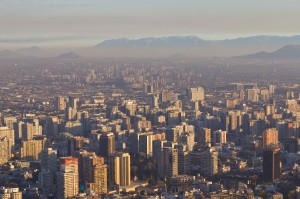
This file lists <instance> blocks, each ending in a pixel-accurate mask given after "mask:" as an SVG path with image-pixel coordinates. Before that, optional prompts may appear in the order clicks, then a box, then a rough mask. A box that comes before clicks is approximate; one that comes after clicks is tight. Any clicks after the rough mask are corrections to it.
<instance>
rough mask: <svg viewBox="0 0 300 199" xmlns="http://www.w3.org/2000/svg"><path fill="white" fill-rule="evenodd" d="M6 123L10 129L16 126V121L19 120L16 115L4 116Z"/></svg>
mask: <svg viewBox="0 0 300 199" xmlns="http://www.w3.org/2000/svg"><path fill="white" fill-rule="evenodd" d="M3 121H4V125H5V126H7V127H8V128H10V129H13V128H14V123H15V122H17V118H16V117H4V119H3Z"/></svg>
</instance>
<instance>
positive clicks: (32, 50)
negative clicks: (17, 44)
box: [16, 46, 45, 57]
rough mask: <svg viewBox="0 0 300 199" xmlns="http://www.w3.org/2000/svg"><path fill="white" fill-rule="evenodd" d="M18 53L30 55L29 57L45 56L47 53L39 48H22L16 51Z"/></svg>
mask: <svg viewBox="0 0 300 199" xmlns="http://www.w3.org/2000/svg"><path fill="white" fill-rule="evenodd" d="M16 52H18V53H21V54H22V55H29V56H37V57H39V56H45V52H44V50H43V49H41V48H39V47H37V46H31V47H29V48H21V49H18V50H16Z"/></svg>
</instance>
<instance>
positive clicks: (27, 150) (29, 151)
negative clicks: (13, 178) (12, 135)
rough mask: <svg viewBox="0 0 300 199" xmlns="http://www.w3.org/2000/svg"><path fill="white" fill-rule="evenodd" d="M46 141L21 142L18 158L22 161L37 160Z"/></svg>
mask: <svg viewBox="0 0 300 199" xmlns="http://www.w3.org/2000/svg"><path fill="white" fill-rule="evenodd" d="M46 142H47V139H38V140H28V141H22V146H21V149H20V158H21V159H23V160H28V161H32V160H39V159H40V156H41V153H42V151H43V150H44V148H45V146H46Z"/></svg>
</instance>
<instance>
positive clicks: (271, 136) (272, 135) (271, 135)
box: [262, 128, 278, 148]
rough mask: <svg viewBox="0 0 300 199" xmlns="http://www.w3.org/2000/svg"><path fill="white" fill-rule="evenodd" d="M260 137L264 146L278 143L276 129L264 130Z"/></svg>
mask: <svg viewBox="0 0 300 199" xmlns="http://www.w3.org/2000/svg"><path fill="white" fill-rule="evenodd" d="M262 137H263V147H264V148H267V147H269V146H272V145H276V144H278V131H277V130H276V129H275V128H271V129H267V130H265V131H264V132H263V135H262Z"/></svg>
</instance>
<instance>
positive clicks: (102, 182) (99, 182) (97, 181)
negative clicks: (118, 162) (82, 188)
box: [89, 164, 107, 194]
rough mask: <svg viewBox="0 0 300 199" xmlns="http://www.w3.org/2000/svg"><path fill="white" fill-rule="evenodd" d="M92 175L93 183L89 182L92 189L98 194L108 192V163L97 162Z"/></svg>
mask: <svg viewBox="0 0 300 199" xmlns="http://www.w3.org/2000/svg"><path fill="white" fill-rule="evenodd" d="M92 177H93V178H92V183H90V184H89V189H90V191H92V192H94V193H96V194H103V193H107V165H106V164H95V165H94V166H93V176H92Z"/></svg>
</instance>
